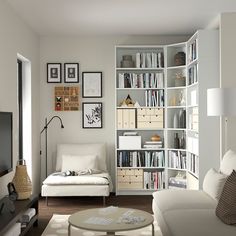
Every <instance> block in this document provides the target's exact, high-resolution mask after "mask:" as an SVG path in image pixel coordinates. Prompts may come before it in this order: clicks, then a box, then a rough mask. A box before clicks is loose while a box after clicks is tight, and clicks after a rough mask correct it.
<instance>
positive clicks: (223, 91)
mask: <svg viewBox="0 0 236 236" xmlns="http://www.w3.org/2000/svg"><path fill="white" fill-rule="evenodd" d="M207 115H208V116H227V117H228V116H236V88H211V89H208V90H207Z"/></svg>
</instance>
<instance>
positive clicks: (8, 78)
mask: <svg viewBox="0 0 236 236" xmlns="http://www.w3.org/2000/svg"><path fill="white" fill-rule="evenodd" d="M0 35H1V36H0V52H1V53H0V111H11V112H13V118H14V120H13V159H14V161H13V166H14V168H15V166H16V163H17V159H18V128H17V127H18V124H17V66H16V65H17V64H16V62H17V53H19V54H21V55H23V56H24V57H26V58H28V59H29V60H30V61H31V65H32V83H31V86H32V94H33V96H32V164H33V167H32V173H33V177H32V181H33V191H34V192H38V191H39V184H38V183H39V169H38V168H37V167H38V166H39V165H38V162H39V159H38V153H39V148H38V147H39V95H40V94H39V38H38V36H37V35H36V34H35V33H33V31H32V30H30V29H29V28H28V27H27V26H26V25H25V24H24V23H23V22H22V21H21V19H20V18H18V17H17V16H16V14H15V13H14V12H13V11H12V9H11V8H10V7H9V6H8V5H7V4H6V3H4V1H0ZM13 176H14V172H11V173H9V174H7V175H5V176H3V177H0V198H1V197H2V196H3V195H5V194H6V193H7V183H8V182H10V181H11V180H12V178H13Z"/></svg>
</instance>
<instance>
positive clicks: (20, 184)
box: [12, 160, 32, 200]
mask: <svg viewBox="0 0 236 236" xmlns="http://www.w3.org/2000/svg"><path fill="white" fill-rule="evenodd" d="M12 182H13V183H14V186H15V188H16V192H17V193H18V198H17V200H24V199H28V198H29V197H30V196H31V194H32V182H31V180H30V178H29V175H28V173H27V168H26V164H25V160H19V161H18V163H17V166H16V172H15V176H14V178H13V180H12Z"/></svg>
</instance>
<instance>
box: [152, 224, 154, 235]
mask: <svg viewBox="0 0 236 236" xmlns="http://www.w3.org/2000/svg"><path fill="white" fill-rule="evenodd" d="M152 236H154V224H153V223H152Z"/></svg>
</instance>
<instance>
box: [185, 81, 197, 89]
mask: <svg viewBox="0 0 236 236" xmlns="http://www.w3.org/2000/svg"><path fill="white" fill-rule="evenodd" d="M196 86H198V82H195V83H193V84H190V85H188V86H187V88H188V89H190V88H192V87H196Z"/></svg>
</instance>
